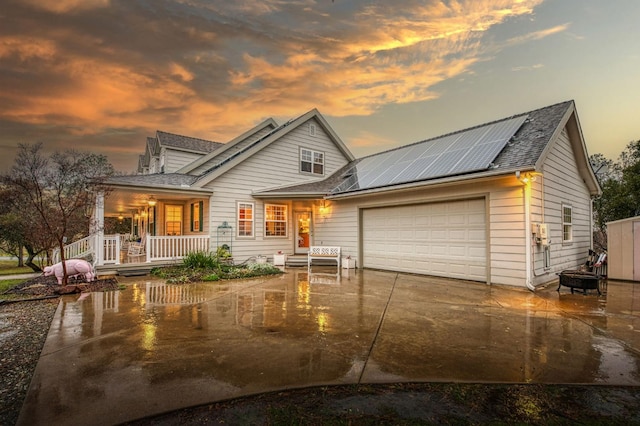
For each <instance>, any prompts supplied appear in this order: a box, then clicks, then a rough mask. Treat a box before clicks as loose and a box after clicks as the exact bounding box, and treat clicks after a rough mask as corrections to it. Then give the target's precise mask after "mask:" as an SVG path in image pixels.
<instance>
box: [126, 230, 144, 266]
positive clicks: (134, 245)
mask: <svg viewBox="0 0 640 426" xmlns="http://www.w3.org/2000/svg"><path fill="white" fill-rule="evenodd" d="M146 242H147V237H146V235H142V238H140V242H136V241H132V242H130V243H129V248H128V249H127V262H128V263H131V262H132V259H134V258H137V259H138V261H139V258H140V257H143V256H145V255H146V252H145V245H146Z"/></svg>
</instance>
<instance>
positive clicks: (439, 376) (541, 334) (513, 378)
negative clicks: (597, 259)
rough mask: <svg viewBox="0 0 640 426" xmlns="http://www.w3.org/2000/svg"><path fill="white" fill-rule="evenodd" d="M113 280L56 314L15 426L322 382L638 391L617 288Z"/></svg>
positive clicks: (628, 293) (393, 279)
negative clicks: (575, 290)
mask: <svg viewBox="0 0 640 426" xmlns="http://www.w3.org/2000/svg"><path fill="white" fill-rule="evenodd" d="M333 270H335V268H333ZM121 282H122V283H123V284H126V285H127V289H126V290H124V291H121V292H107V293H92V294H88V295H83V296H81V297H80V298H77V297H65V298H64V299H63V300H62V301H61V303H60V306H59V308H58V311H57V312H56V316H55V318H54V320H53V323H52V325H51V330H50V331H49V335H48V338H47V341H46V344H45V347H44V350H43V353H42V356H41V359H40V361H39V363H38V366H37V368H36V373H35V375H34V379H33V382H32V384H31V388H30V390H29V392H28V394H27V400H26V402H25V405H24V407H23V409H22V413H21V417H20V421H19V423H20V424H25V425H26V424H45V423H46V424H52V423H53V424H81V423H84V424H88V423H92V424H95V423H100V424H113V423H118V422H124V421H127V420H132V419H136V418H140V417H143V416H147V415H151V414H156V413H160V412H164V411H168V410H173V409H177V408H181V407H185V406H191V405H197V404H202V403H207V402H211V401H215V400H221V399H227V398H231V397H236V396H241V395H248V394H252V393H259V392H264V391H269V390H275V389H282V388H291V387H302V386H309V385H321V384H344V383H361V382H365V383H367V382H368V383H373V382H389V381H471V382H516V383H528V382H533V383H594V384H596V383H597V384H629V385H637V384H639V383H640V374H639V367H640V366H639V363H638V361H639V359H640V356H638V353H640V352H638V350H640V337H639V336H638V330H640V324H639V323H638V320H639V318H640V314H638V313H637V312H636V310H635V309H638V306H640V294H638V295H636V293H635V285H634V284H629V283H609V288H608V292H607V294H606V295H604V296H597V295H587V296H584V295H582V294H570V293H567V292H566V291H561V293H558V292H556V291H555V287H554V286H550V287H549V288H547V289H544V290H541V291H539V292H537V293H535V294H534V293H530V292H528V291H526V290H518V289H511V288H506V287H496V286H486V285H483V284H478V283H470V282H464V281H455V280H446V279H440V278H433V277H421V276H411V275H401V274H395V273H390V272H380V271H371V270H365V271H357V272H355V271H354V270H343V271H342V274H341V275H338V276H336V275H331V274H323V273H314V274H311V276H309V274H308V273H307V270H306V269H288V270H287V271H286V273H285V274H284V275H282V276H279V277H275V278H264V279H256V280H244V281H227V282H222V283H206V284H205V283H203V284H192V285H166V284H164V282H162V281H154V280H149V279H148V277H145V278H137V279H122V280H121ZM636 305H638V306H636Z"/></svg>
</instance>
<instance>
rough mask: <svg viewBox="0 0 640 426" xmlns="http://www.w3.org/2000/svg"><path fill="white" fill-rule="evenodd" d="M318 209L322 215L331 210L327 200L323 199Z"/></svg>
mask: <svg viewBox="0 0 640 426" xmlns="http://www.w3.org/2000/svg"><path fill="white" fill-rule="evenodd" d="M318 211H319V212H320V214H321V215H325V214H327V213H328V212H329V206H328V205H327V204H326V201H325V200H322V204H321V205H320V207H319V208H318Z"/></svg>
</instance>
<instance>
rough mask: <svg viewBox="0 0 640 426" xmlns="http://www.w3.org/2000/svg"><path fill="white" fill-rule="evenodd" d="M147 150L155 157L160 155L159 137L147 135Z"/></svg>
mask: <svg viewBox="0 0 640 426" xmlns="http://www.w3.org/2000/svg"><path fill="white" fill-rule="evenodd" d="M146 150H147V151H148V153H149V154H150V155H151V156H153V157H157V156H158V155H160V143H159V142H158V139H157V138H152V137H149V136H147V149H146Z"/></svg>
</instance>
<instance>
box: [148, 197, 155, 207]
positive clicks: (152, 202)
mask: <svg viewBox="0 0 640 426" xmlns="http://www.w3.org/2000/svg"><path fill="white" fill-rule="evenodd" d="M148 203H149V206H151V207H153V206H155V205H156V199H155V198H153V197H149V201H148Z"/></svg>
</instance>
